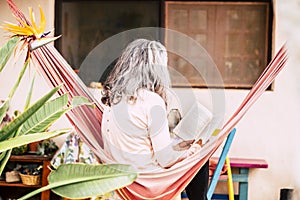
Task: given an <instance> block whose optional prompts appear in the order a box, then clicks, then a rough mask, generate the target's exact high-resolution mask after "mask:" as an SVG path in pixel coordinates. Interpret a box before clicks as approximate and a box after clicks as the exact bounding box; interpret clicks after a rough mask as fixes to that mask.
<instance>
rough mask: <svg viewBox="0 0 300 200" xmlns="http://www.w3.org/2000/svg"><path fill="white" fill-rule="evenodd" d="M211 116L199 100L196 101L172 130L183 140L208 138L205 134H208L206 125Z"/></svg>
mask: <svg viewBox="0 0 300 200" xmlns="http://www.w3.org/2000/svg"><path fill="white" fill-rule="evenodd" d="M212 118H213V115H212V113H211V112H210V111H209V110H208V109H207V108H206V107H205V106H203V105H202V104H201V103H200V102H198V101H196V102H195V103H194V104H192V106H191V107H190V109H189V110H188V111H187V113H186V114H185V115H184V116H183V117H182V119H181V120H180V121H179V123H178V124H177V126H176V127H175V128H174V129H173V131H172V132H173V133H174V134H175V135H176V136H177V137H179V138H181V139H182V140H184V141H187V140H199V139H202V140H207V138H209V136H208V135H207V134H210V133H209V132H210V131H209V130H208V125H209V123H210V122H211V120H212Z"/></svg>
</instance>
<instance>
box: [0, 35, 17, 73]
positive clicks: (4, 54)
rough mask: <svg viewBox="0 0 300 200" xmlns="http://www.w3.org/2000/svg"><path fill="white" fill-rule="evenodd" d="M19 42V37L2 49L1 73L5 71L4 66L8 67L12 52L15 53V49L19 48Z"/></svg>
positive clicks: (0, 53) (0, 57) (11, 40)
mask: <svg viewBox="0 0 300 200" xmlns="http://www.w3.org/2000/svg"><path fill="white" fill-rule="evenodd" d="M19 41H20V38H19V37H12V38H11V39H10V40H8V41H7V43H6V44H5V45H4V46H2V48H1V49H0V72H1V71H2V70H3V68H4V66H5V65H6V63H7V61H8V60H9V58H10V56H11V54H12V52H13V51H14V48H15V47H16V46H17V44H18V42H19Z"/></svg>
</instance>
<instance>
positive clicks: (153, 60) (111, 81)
mask: <svg viewBox="0 0 300 200" xmlns="http://www.w3.org/2000/svg"><path fill="white" fill-rule="evenodd" d="M167 61H168V56H167V51H166V48H165V47H164V46H163V45H162V44H161V43H160V42H157V41H150V40H146V39H137V40H134V41H133V42H131V43H130V44H129V45H128V46H127V47H126V49H125V50H124V51H123V53H122V55H121V56H120V58H119V59H118V61H117V63H116V65H115V67H114V68H113V70H112V71H111V73H110V75H109V76H108V78H107V80H106V82H105V84H104V90H103V98H102V101H103V102H104V103H106V104H108V105H111V104H117V103H118V102H120V101H121V99H122V98H123V97H126V98H127V100H128V101H133V102H134V101H135V100H136V98H137V92H138V90H139V89H142V88H143V89H148V90H150V91H153V92H156V93H157V94H159V95H160V96H161V97H162V98H163V99H164V100H165V102H166V89H167V88H169V87H170V75H169V71H168V68H167Z"/></svg>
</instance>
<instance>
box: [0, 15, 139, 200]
mask: <svg viewBox="0 0 300 200" xmlns="http://www.w3.org/2000/svg"><path fill="white" fill-rule="evenodd" d="M40 12H41V19H42V20H41V21H42V22H41V23H42V24H41V26H40V28H39V30H38V31H37V30H35V28H36V24H35V22H34V18H33V17H32V16H33V14H32V11H31V10H30V16H31V24H34V26H35V27H32V26H31V25H29V24H28V23H27V21H26V20H25V21H22V19H21V18H18V22H20V23H21V25H13V24H7V25H5V26H4V27H5V29H6V30H8V31H10V32H13V33H14V34H15V35H14V36H12V37H11V38H10V39H9V40H8V41H7V43H6V44H5V45H4V46H3V47H2V48H1V49H0V73H1V72H2V70H3V69H4V67H6V64H7V62H8V60H9V58H10V57H11V55H12V53H13V52H14V51H17V50H16V49H17V47H18V44H21V45H20V46H21V48H26V47H27V56H26V59H25V62H24V64H23V67H22V69H21V71H20V73H19V76H18V78H17V80H16V82H15V84H14V86H13V87H12V89H11V91H10V93H9V95H8V97H7V98H6V99H5V100H4V101H3V102H2V103H1V104H0V124H1V122H2V121H3V119H5V117H6V113H7V110H8V108H9V106H10V103H11V100H12V98H13V96H14V94H15V92H16V90H17V88H18V87H19V84H20V81H21V79H22V77H23V75H24V72H25V71H26V69H27V67H28V65H29V63H30V62H31V60H30V57H31V56H30V54H31V51H34V50H35V49H37V48H39V47H40V46H42V45H45V44H47V43H49V42H51V41H53V40H54V39H56V38H45V34H44V33H43V31H44V30H43V29H44V27H45V25H44V22H45V19H44V16H43V13H42V10H40ZM33 85H34V79H33V81H32V83H31V88H30V91H29V92H28V96H27V99H26V103H25V107H24V111H22V112H21V113H20V114H19V115H18V116H17V117H16V118H15V119H13V120H12V121H9V122H7V123H5V124H3V126H1V129H0V174H1V173H2V171H3V169H4V167H5V165H6V163H7V161H8V159H9V157H10V155H11V152H12V149H13V148H15V147H19V146H22V145H26V144H29V143H32V142H36V141H41V140H45V139H48V138H52V137H56V136H58V135H61V134H65V133H68V132H70V131H72V130H71V129H70V128H67V129H59V130H51V131H47V130H48V128H49V127H50V126H51V125H52V124H53V123H54V122H55V121H56V120H58V119H59V118H60V117H61V116H63V115H64V114H65V113H66V112H68V111H69V110H71V109H73V108H74V107H77V106H83V105H91V103H90V102H89V101H88V100H87V99H86V98H83V97H73V98H72V99H71V101H70V102H71V103H70V104H68V102H69V101H68V96H67V94H65V95H62V96H59V97H56V98H54V95H55V94H56V93H57V91H58V90H59V89H60V87H61V86H57V87H55V88H53V89H52V90H51V91H49V92H48V93H46V94H45V95H44V96H43V97H41V98H40V99H39V100H37V101H36V102H35V103H33V104H30V102H31V96H32V92H33ZM136 177H137V174H136V173H135V172H133V171H131V170H129V166H127V165H83V164H68V165H61V166H59V167H58V169H56V170H53V171H52V172H51V173H50V175H49V178H48V180H49V185H48V186H45V187H43V188H40V189H38V190H36V191H34V192H32V193H30V194H28V195H26V196H24V197H22V198H21V199H27V198H29V197H30V196H33V195H35V194H37V193H39V192H41V191H44V190H48V189H52V191H54V192H55V193H57V194H59V195H61V196H63V197H66V198H87V197H92V196H97V195H102V194H105V193H107V192H110V191H112V190H115V189H118V188H121V187H124V186H126V185H128V184H130V183H132V182H133V181H134V180H135V179H136ZM83 190H84V191H86V192H85V193H82V191H83Z"/></svg>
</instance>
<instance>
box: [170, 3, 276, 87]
mask: <svg viewBox="0 0 300 200" xmlns="http://www.w3.org/2000/svg"><path fill="white" fill-rule="evenodd" d="M165 9H166V18H165V24H166V28H169V29H173V30H177V31H180V32H182V33H184V34H186V35H188V36H189V37H191V38H193V39H194V40H196V41H197V42H198V43H200V44H201V45H202V46H203V47H204V48H206V50H207V51H208V53H209V54H210V55H211V57H212V58H213V60H214V62H215V63H216V65H217V67H218V69H219V71H220V73H221V76H222V79H223V81H224V86H225V87H226V88H250V87H251V86H252V85H253V84H254V82H255V81H256V80H257V78H258V77H259V75H260V74H261V72H262V71H263V70H264V68H265V67H266V64H267V62H268V58H269V56H270V48H269V46H270V45H271V44H270V41H269V40H270V36H269V33H270V32H269V31H270V28H271V27H270V17H269V14H270V11H269V3H268V2H230V3H229V2H178V1H177V2H168V1H167V2H166V7H165ZM173 42H175V41H173ZM192 53H193V52H191V54H192ZM169 62H170V65H171V66H173V67H174V68H175V69H176V70H177V71H179V72H180V74H185V77H186V78H187V79H188V81H189V82H190V84H191V85H192V86H196V87H206V86H207V83H205V81H204V80H203V79H202V78H201V77H200V76H199V75H198V74H199V73H196V72H195V69H193V67H192V66H191V65H190V64H189V63H188V62H187V61H185V60H184V59H182V58H180V56H177V55H171V56H170V58H169ZM209 70H210V69H207V74H204V76H209V74H210V71H209ZM195 75H196V76H195ZM178 80H179V81H178ZM172 82H173V83H174V85H177V86H183V85H184V83H181V82H180V79H176V78H174V77H173V79H172ZM210 86H216V87H218V85H210Z"/></svg>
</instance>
